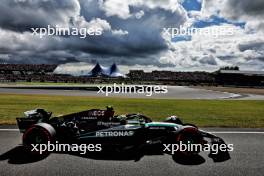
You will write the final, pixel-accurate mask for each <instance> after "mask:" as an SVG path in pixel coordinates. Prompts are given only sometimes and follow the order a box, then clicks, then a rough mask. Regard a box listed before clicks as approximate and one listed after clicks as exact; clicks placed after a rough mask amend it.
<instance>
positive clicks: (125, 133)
mask: <svg viewBox="0 0 264 176" xmlns="http://www.w3.org/2000/svg"><path fill="white" fill-rule="evenodd" d="M133 134H134V131H98V132H96V136H98V137H119V136H133Z"/></svg>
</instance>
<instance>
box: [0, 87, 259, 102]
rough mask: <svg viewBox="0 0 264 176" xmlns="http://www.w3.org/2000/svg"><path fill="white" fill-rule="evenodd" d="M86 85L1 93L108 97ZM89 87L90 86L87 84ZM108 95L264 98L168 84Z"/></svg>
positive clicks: (1, 89) (12, 89) (3, 89)
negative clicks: (161, 89)
mask: <svg viewBox="0 0 264 176" xmlns="http://www.w3.org/2000/svg"><path fill="white" fill-rule="evenodd" d="M85 88H86V87H85V86H24V87H21V86H11V87H10V86H1V87H0V94H31V95H63V96H98V97H106V94H105V93H97V91H92V90H85ZM87 88H89V86H87ZM108 97H126V98H155V99H239V100H241V99H242V100H243V99H247V100H264V96H263V95H252V94H247V95H240V94H234V93H228V92H219V91H212V90H205V89H198V88H190V87H185V86H168V93H166V94H152V96H146V94H134V93H131V94H124V93H123V94H122V93H119V94H113V93H112V94H109V96H108Z"/></svg>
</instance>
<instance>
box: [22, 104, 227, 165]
mask: <svg viewBox="0 0 264 176" xmlns="http://www.w3.org/2000/svg"><path fill="white" fill-rule="evenodd" d="M51 116H52V113H51V112H47V111H45V110H44V109H35V110H31V111H27V112H25V117H21V118H17V124H18V127H19V129H20V132H22V133H23V139H22V140H23V145H25V146H30V145H32V144H36V143H47V142H55V141H56V142H57V141H59V142H60V143H67V144H73V143H80V144H83V143H86V144H87V143H89V144H90V143H93V144H101V145H102V146H103V150H110V149H111V150H116V151H127V150H135V151H139V152H143V151H148V150H153V149H155V150H159V151H160V152H161V153H168V154H172V155H173V156H174V157H175V156H183V155H184V156H193V155H196V154H198V153H199V152H200V151H201V149H196V150H192V151H184V152H183V151H178V150H177V151H176V150H175V151H173V152H172V153H171V151H170V150H169V149H168V148H169V147H170V146H173V144H179V143H184V144H190V143H191V144H200V145H202V146H204V145H205V144H210V145H213V144H214V145H225V146H226V145H227V144H225V142H224V141H223V139H221V138H219V137H217V136H215V135H213V134H211V133H208V132H205V131H203V130H200V129H198V128H197V127H196V126H195V125H193V124H184V123H183V122H182V121H181V120H180V119H179V118H178V117H176V116H171V117H169V118H167V119H166V120H164V121H163V122H152V120H151V119H150V118H148V117H146V116H144V115H141V114H127V115H116V116H114V111H113V108H112V107H107V109H106V110H100V109H91V110H86V111H82V112H77V113H72V114H68V115H63V116H59V117H51ZM165 147H166V148H167V150H166V149H165ZM208 156H209V157H210V158H212V159H213V160H214V161H215V162H220V161H225V160H228V159H229V158H230V156H229V153H228V151H227V150H226V151H217V152H212V151H211V150H210V152H209V155H208Z"/></svg>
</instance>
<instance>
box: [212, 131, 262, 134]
mask: <svg viewBox="0 0 264 176" xmlns="http://www.w3.org/2000/svg"><path fill="white" fill-rule="evenodd" d="M209 132H210V133H214V134H264V131H209Z"/></svg>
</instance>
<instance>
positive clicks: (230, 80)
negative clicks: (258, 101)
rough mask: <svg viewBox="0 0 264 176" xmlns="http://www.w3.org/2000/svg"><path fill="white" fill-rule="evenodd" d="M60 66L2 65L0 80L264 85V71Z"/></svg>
mask: <svg viewBox="0 0 264 176" xmlns="http://www.w3.org/2000/svg"><path fill="white" fill-rule="evenodd" d="M56 67H57V65H45V64H41V65H35V64H34V65H29V64H0V82H54V83H58V82H62V83H89V84H93V83H114V82H115V83H130V84H167V85H187V86H189V85H214V86H217V85H221V86H243V87H245V86H246V87H264V72H252V71H239V70H221V69H220V70H219V71H216V72H213V73H209V72H173V71H152V72H144V71H143V70H130V71H129V73H128V74H127V75H126V76H124V75H123V74H121V73H120V72H119V69H118V68H117V66H116V64H113V65H112V66H110V67H103V66H101V65H100V64H98V63H97V64H96V65H95V67H94V68H93V69H92V70H91V71H90V72H89V73H88V74H87V75H86V76H72V75H68V74H56V73H54V70H55V69H56Z"/></svg>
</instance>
